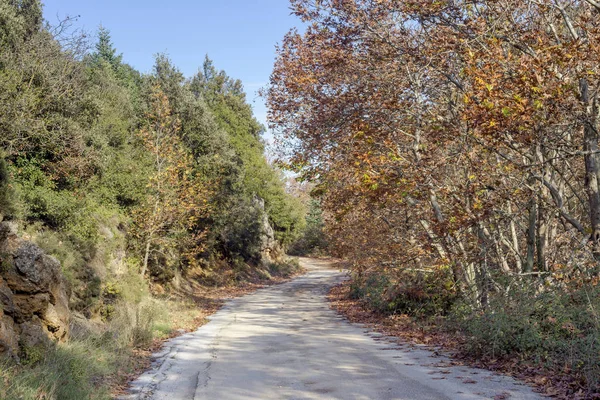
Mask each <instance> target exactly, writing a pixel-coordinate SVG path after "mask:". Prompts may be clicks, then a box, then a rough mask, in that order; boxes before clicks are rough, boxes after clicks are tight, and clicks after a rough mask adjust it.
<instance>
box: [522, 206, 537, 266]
mask: <svg viewBox="0 0 600 400" xmlns="http://www.w3.org/2000/svg"><path fill="white" fill-rule="evenodd" d="M536 223H537V202H536V200H535V198H532V199H531V200H530V201H529V224H528V226H527V258H526V260H525V265H524V266H523V267H524V268H523V272H524V273H528V272H532V271H533V264H534V263H535V236H536V235H535V234H536V225H537V224H536Z"/></svg>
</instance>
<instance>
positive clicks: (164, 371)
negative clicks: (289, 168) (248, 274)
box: [123, 259, 541, 400]
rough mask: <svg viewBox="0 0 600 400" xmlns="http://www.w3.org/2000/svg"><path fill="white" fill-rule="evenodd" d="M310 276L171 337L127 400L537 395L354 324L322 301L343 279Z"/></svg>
mask: <svg viewBox="0 0 600 400" xmlns="http://www.w3.org/2000/svg"><path fill="white" fill-rule="evenodd" d="M301 262H302V264H303V266H304V267H306V268H307V269H308V273H307V274H306V275H303V276H301V277H298V278H296V279H294V280H292V281H290V282H287V283H284V284H281V285H277V286H270V287H267V288H264V289H260V290H258V291H257V292H255V293H253V294H250V295H246V296H244V297H241V298H238V299H235V300H232V301H230V302H228V303H227V304H226V306H225V307H223V308H222V309H221V310H220V311H219V312H217V313H216V314H214V315H213V316H212V317H211V318H210V322H209V323H207V324H206V325H204V326H202V327H201V328H200V329H198V330H197V331H196V332H193V333H189V334H185V335H183V336H180V337H178V338H175V339H172V340H170V341H169V342H167V344H166V345H165V347H164V348H163V350H162V351H161V352H160V353H157V354H155V361H154V363H153V369H152V370H151V371H148V372H146V373H145V374H144V375H142V376H141V377H140V378H139V379H137V380H136V381H134V382H133V383H132V385H131V389H130V390H131V391H130V395H128V396H124V397H123V399H155V400H158V399H165V400H166V399H169V400H200V399H210V400H221V399H222V400H242V399H244V400H247V399H258V400H270V399H277V400H279V399H306V400H308V399H365V400H377V399H382V400H387V399H415V400H421V399H422V400H437V399H511V400H515V399H539V398H541V396H539V395H537V394H535V393H534V392H533V391H532V390H531V389H530V388H529V387H528V386H525V385H523V384H521V383H519V382H517V381H515V380H513V379H511V378H509V377H506V376H501V375H497V374H494V373H491V372H488V371H485V370H478V369H472V368H467V367H462V366H459V367H457V366H450V364H449V360H448V359H447V358H445V357H443V356H439V355H436V354H434V352H433V351H431V350H428V349H426V348H423V347H416V346H409V345H407V344H398V343H397V342H396V341H395V340H392V339H388V338H385V337H383V336H381V335H378V334H375V333H371V332H369V331H368V330H366V329H365V327H364V326H361V325H359V324H351V323H349V322H347V321H346V320H345V319H344V318H342V317H341V316H339V315H338V314H337V313H336V312H335V311H333V310H331V309H330V308H329V305H328V303H327V300H326V298H325V295H326V293H327V290H328V288H329V287H331V286H332V285H334V284H336V283H338V282H340V281H341V280H342V279H344V276H345V274H344V273H343V272H341V271H339V270H335V269H332V268H331V267H330V265H329V264H328V263H327V262H326V261H321V260H314V259H302V260H301Z"/></svg>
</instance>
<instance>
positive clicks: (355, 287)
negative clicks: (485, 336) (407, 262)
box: [350, 267, 457, 318]
mask: <svg viewBox="0 0 600 400" xmlns="http://www.w3.org/2000/svg"><path fill="white" fill-rule="evenodd" d="M350 295H351V296H352V297H353V298H355V299H361V300H363V301H365V302H366V303H367V305H368V306H369V307H370V308H372V309H374V310H376V311H378V312H383V313H400V314H407V315H410V316H413V317H418V318H427V317H433V316H440V315H446V314H447V313H448V312H449V311H450V309H451V308H452V306H453V304H454V302H455V301H456V300H457V292H456V290H455V286H454V282H453V278H452V274H451V272H450V269H449V268H446V267H443V268H438V269H432V270H430V271H427V272H415V271H408V270H406V271H396V272H395V274H394V275H392V274H385V273H371V274H368V275H366V276H363V277H361V278H359V277H357V276H355V277H354V279H353V281H352V285H351V292H350Z"/></svg>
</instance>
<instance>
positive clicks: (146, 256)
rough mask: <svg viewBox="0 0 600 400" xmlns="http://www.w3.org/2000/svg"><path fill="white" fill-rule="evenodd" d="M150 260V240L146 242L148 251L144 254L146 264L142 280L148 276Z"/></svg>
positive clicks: (143, 267)
mask: <svg viewBox="0 0 600 400" xmlns="http://www.w3.org/2000/svg"><path fill="white" fill-rule="evenodd" d="M148 258H150V239H148V240H147V241H146V251H145V252H144V264H143V265H142V273H141V275H142V278H143V277H144V276H145V275H146V271H147V270H148Z"/></svg>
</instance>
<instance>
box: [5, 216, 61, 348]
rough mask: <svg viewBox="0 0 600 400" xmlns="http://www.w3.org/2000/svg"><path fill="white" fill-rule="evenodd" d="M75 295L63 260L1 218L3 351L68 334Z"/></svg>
mask: <svg viewBox="0 0 600 400" xmlns="http://www.w3.org/2000/svg"><path fill="white" fill-rule="evenodd" d="M69 295H70V293H69V288H68V285H67V284H66V282H65V280H64V278H63V276H62V274H61V270H60V263H59V262H58V261H57V260H56V259H55V258H54V257H51V256H49V255H47V254H45V253H44V252H43V251H42V249H40V248H39V247H38V246H36V245H35V244H33V243H32V242H29V241H26V240H23V239H21V238H19V237H18V236H17V227H16V224H14V223H13V222H10V221H4V222H0V357H6V356H8V357H12V358H15V359H18V358H19V356H20V355H22V354H28V351H30V350H31V349H35V348H40V347H45V346H48V345H50V344H51V343H53V342H56V341H64V340H66V338H67V336H68V333H69V315H70V313H69Z"/></svg>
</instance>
